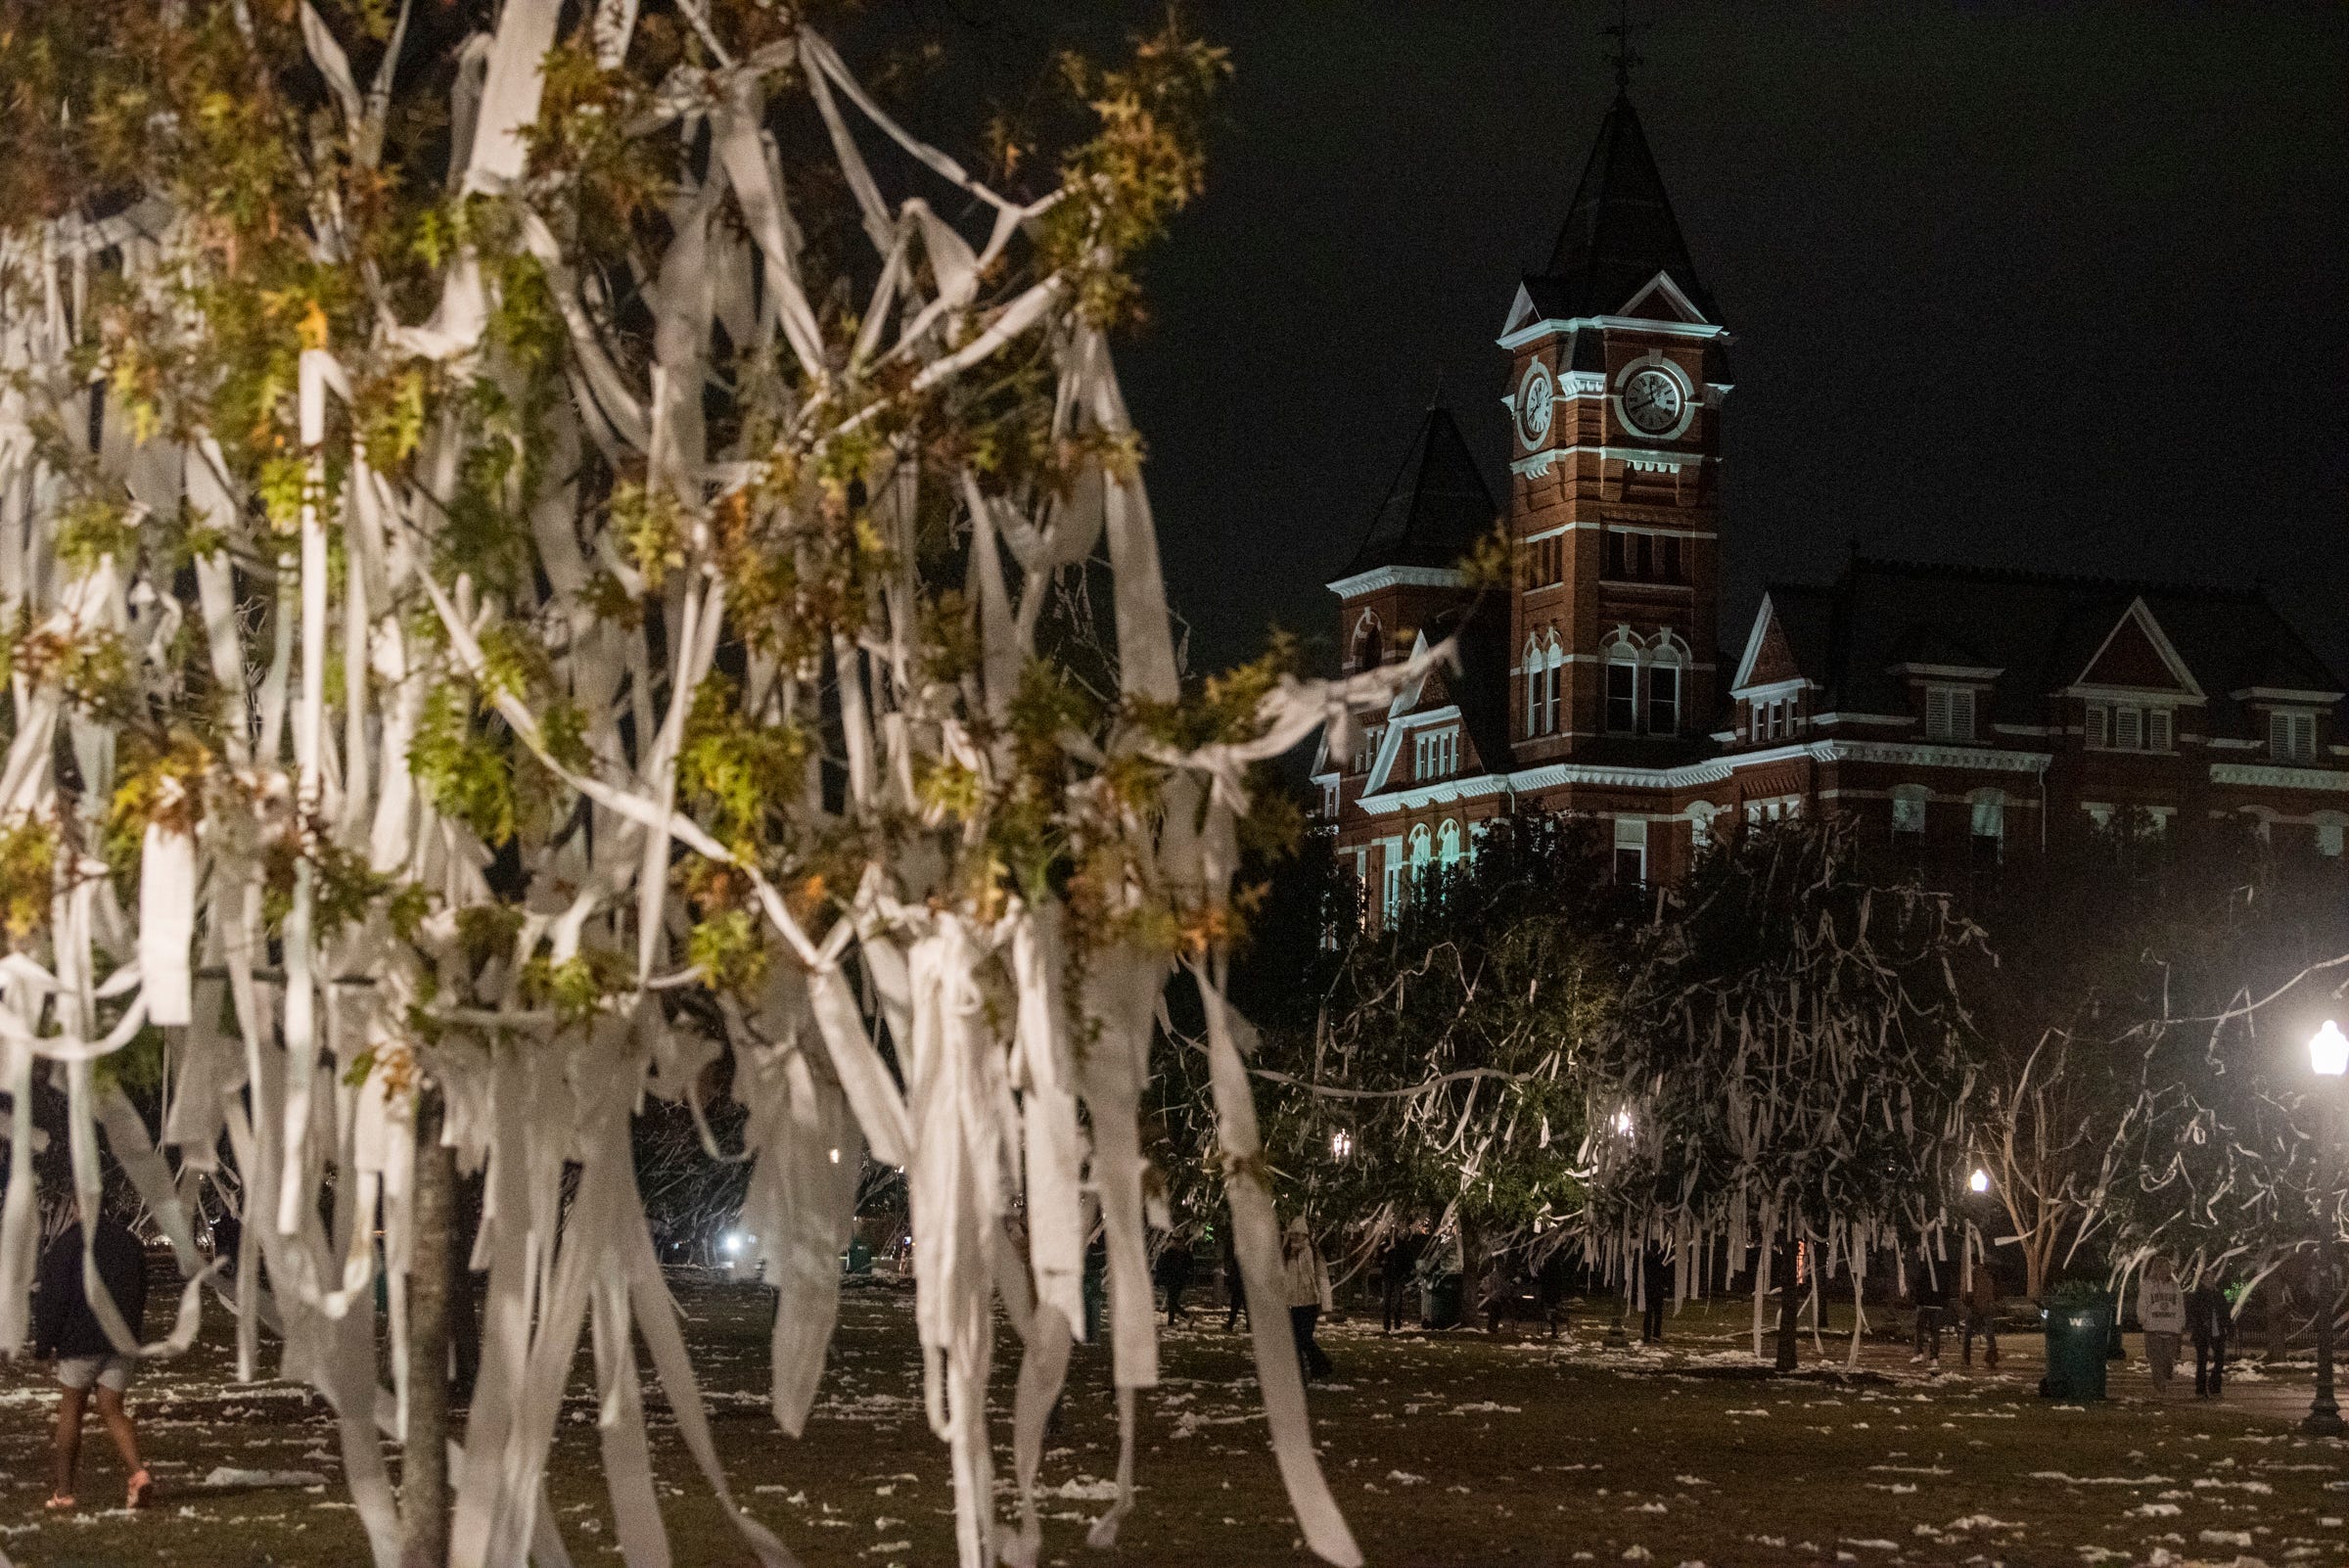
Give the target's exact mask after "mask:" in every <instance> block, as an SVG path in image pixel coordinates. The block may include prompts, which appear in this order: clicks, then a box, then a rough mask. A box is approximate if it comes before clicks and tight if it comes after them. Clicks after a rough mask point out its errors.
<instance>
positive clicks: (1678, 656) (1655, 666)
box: [1645, 631, 1687, 735]
mask: <svg viewBox="0 0 2349 1568" xmlns="http://www.w3.org/2000/svg"><path fill="white" fill-rule="evenodd" d="M1686 669H1687V662H1686V658H1685V656H1684V654H1683V652H1682V650H1681V646H1680V639H1679V638H1677V637H1675V636H1674V635H1673V634H1672V633H1671V632H1670V631H1659V632H1657V633H1656V643H1655V648H1654V650H1653V651H1652V652H1651V653H1650V654H1649V655H1648V660H1647V713H1646V715H1645V718H1646V725H1647V732H1648V733H1649V734H1650V735H1678V734H1679V733H1680V732H1681V686H1682V684H1683V672H1684V671H1685V670H1686Z"/></svg>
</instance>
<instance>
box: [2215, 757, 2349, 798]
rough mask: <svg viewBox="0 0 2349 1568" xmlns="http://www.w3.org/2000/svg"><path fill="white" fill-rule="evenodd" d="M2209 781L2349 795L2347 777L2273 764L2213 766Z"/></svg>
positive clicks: (2317, 770)
mask: <svg viewBox="0 0 2349 1568" xmlns="http://www.w3.org/2000/svg"><path fill="white" fill-rule="evenodd" d="M2210 781H2211V782H2212V783H2213V784H2234V785H2239V786H2242V787H2244V788H2248V789H2256V790H2334V791H2349V773H2337V772H2334V771H2333V770H2332V769H2330V768H2326V767H2285V766H2282V765H2281V764H2280V763H2275V762H2213V763H2211V764H2210Z"/></svg>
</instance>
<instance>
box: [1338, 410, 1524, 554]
mask: <svg viewBox="0 0 2349 1568" xmlns="http://www.w3.org/2000/svg"><path fill="white" fill-rule="evenodd" d="M1499 516H1500V508H1499V506H1498V505H1497V504H1496V503H1495V501H1494V499H1493V492H1492V490H1490V489H1489V488H1487V487H1486V485H1485V476H1484V475H1483V473H1481V472H1480V471H1479V470H1478V468H1477V466H1476V459H1475V458H1474V457H1473V456H1471V455H1470V454H1469V451H1468V442H1467V441H1466V440H1465V439H1464V438H1462V437H1461V435H1460V427H1459V425H1458V423H1457V422H1455V421H1454V420H1453V419H1452V417H1451V412H1450V411H1449V410H1448V409H1445V408H1442V407H1436V408H1430V409H1429V410H1428V411H1427V418H1426V419H1424V420H1422V421H1421V422H1420V425H1419V434H1418V436H1417V437H1416V438H1414V439H1413V440H1412V442H1411V448H1410V451H1409V453H1408V454H1407V455H1406V456H1405V458H1404V463H1403V467H1402V469H1401V470H1400V471H1398V472H1397V474H1396V476H1395V483H1394V484H1391V485H1389V486H1388V487H1387V494H1386V498H1385V499H1384V500H1382V501H1380V502H1379V504H1378V510H1377V511H1376V512H1375V513H1373V514H1372V515H1371V518H1370V527H1369V529H1368V530H1366V531H1365V532H1364V533H1363V535H1362V543H1361V547H1360V548H1359V549H1358V550H1356V551H1355V553H1354V560H1353V561H1352V562H1351V563H1349V564H1348V566H1347V568H1346V571H1345V573H1344V576H1348V577H1350V576H1356V575H1357V574H1359V573H1363V572H1368V571H1371V570H1373V569H1374V568H1377V567H1387V566H1416V567H1451V566H1454V565H1456V564H1458V562H1459V559H1460V557H1462V556H1464V555H1466V554H1467V553H1468V552H1469V551H1470V550H1472V549H1474V548H1475V547H1476V545H1477V541H1478V540H1480V539H1482V538H1483V537H1484V536H1485V534H1486V533H1487V532H1489V531H1490V530H1492V527H1493V523H1494V520H1495V519H1496V518H1497V517H1499ZM1340 580H1343V577H1341V579H1340Z"/></svg>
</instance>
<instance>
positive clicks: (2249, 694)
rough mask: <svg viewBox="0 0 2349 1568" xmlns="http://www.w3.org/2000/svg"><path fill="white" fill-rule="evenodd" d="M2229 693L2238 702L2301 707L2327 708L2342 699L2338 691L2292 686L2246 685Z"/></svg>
mask: <svg viewBox="0 0 2349 1568" xmlns="http://www.w3.org/2000/svg"><path fill="white" fill-rule="evenodd" d="M2228 695H2229V696H2230V697H2233V698H2234V700H2235V701H2236V702H2238V703H2262V704H2265V703H2282V704H2284V705H2286V706H2287V707H2300V708H2326V707H2330V706H2331V705H2332V704H2334V703H2337V702H2339V701H2340V700H2341V694H2340V693H2339V692H2337V691H2301V690H2299V689H2297V688H2295V687H2291V686H2245V687H2244V688H2243V689H2242V690H2240V691H2234V692H2229V693H2228Z"/></svg>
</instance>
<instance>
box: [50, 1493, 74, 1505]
mask: <svg viewBox="0 0 2349 1568" xmlns="http://www.w3.org/2000/svg"><path fill="white" fill-rule="evenodd" d="M73 1505H74V1503H73V1499H71V1498H69V1497H68V1496H67V1495H66V1494H64V1493H63V1492H52V1493H51V1494H49V1500H48V1501H47V1502H45V1503H43V1504H42V1506H43V1507H47V1508H70V1507H72V1506H73Z"/></svg>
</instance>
